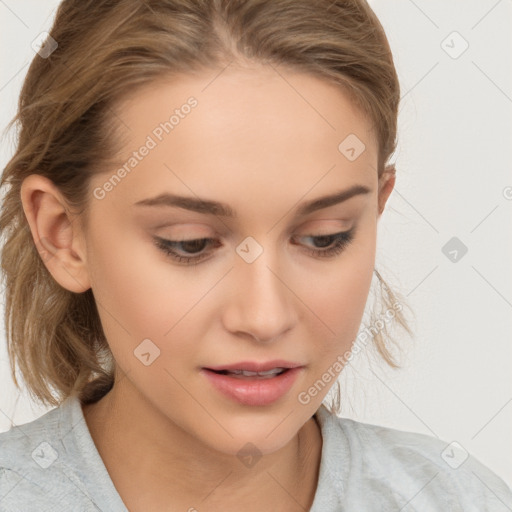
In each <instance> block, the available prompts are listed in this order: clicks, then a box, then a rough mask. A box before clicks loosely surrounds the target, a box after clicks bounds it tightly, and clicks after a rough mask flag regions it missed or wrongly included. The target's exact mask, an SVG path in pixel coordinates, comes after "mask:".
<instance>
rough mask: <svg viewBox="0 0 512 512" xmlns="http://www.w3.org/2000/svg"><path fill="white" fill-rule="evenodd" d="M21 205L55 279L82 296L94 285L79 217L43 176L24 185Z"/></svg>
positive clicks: (41, 253) (25, 182)
mask: <svg viewBox="0 0 512 512" xmlns="http://www.w3.org/2000/svg"><path fill="white" fill-rule="evenodd" d="M21 202H22V205H23V210H24V212H25V216H26V218H27V221H28V224H29V227H30V231H31V232H32V238H33V239H34V243H35V245H36V247H37V250H38V251H39V254H40V255H41V258H42V260H43V262H44V264H45V266H46V268H47V269H48V271H49V272H50V273H51V274H52V276H53V278H54V279H55V280H56V281H57V282H58V283H59V284H60V285H61V286H62V287H63V288H65V289H67V290H69V291H71V292H75V293H81V292H84V291H87V290H88V289H89V288H90V287H91V285H90V281H89V275H88V271H87V266H86V259H85V256H84V255H85V251H84V248H85V247H82V246H84V245H85V244H83V243H81V240H82V238H81V233H80V232H79V223H78V217H75V216H73V215H72V214H71V213H70V212H69V208H68V205H67V202H66V200H65V198H64V196H62V194H61V193H60V191H59V189H58V188H57V187H56V186H55V185H54V183H53V182H52V181H51V180H49V179H48V178H45V177H44V176H41V175H39V174H31V175H30V176H27V177H26V178H25V179H24V180H23V183H22V184H21Z"/></svg>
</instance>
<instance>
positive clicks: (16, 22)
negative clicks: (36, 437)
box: [0, 0, 512, 486]
mask: <svg viewBox="0 0 512 512" xmlns="http://www.w3.org/2000/svg"><path fill="white" fill-rule="evenodd" d="M58 3H59V2H58V1H56V0H51V1H50V0H47V1H45V2H41V1H40V0H17V1H14V0H0V29H1V30H0V55H1V60H0V104H1V118H0V129H4V128H5V126H6V124H7V122H8V121H9V120H10V119H11V117H12V116H13V115H14V113H15V107H16V102H17V97H18V94H19V91H20V87H21V84H22V80H23V78H24V76H25V73H26V71H27V68H28V64H29V62H30V60H31V59H32V58H33V56H34V53H33V50H32V49H31V46H30V45H31V42H32V41H33V40H34V39H35V38H36V36H37V35H38V34H39V33H40V32H41V31H43V30H48V29H49V27H50V26H51V22H52V21H53V15H54V10H55V8H56V6H57V5H58ZM370 4H371V6H372V7H373V8H374V10H375V12H376V13H377V15H378V16H379V18H380V20H381V22H382V24H383V25H384V28H385V30H386V32H387V35H388V38H389V41H390V44H391V47H392V51H393V54H394V58H395V63H396V66H397V70H398V74H399V77H400V81H401V85H402V107H401V111H400V118H399V122H400V125H399V138H400V143H399V148H398V151H397V153H396V155H395V157H394V160H396V166H397V185H396V187H395V190H394V192H393V193H392V195H391V198H390V200H389V202H388V209H387V211H386V212H385V213H384V214H383V217H382V219H381V221H380V224H379V236H378V251H377V253H378V255H377V268H378V269H380V270H381V271H382V273H383V276H384V277H385V278H386V279H387V280H388V281H389V282H390V284H391V285H392V286H395V287H398V289H400V290H401V291H402V293H403V294H404V295H405V296H406V298H407V301H408V304H409V305H410V306H411V307H412V308H413V309H414V310H415V312H416V317H417V322H416V323H414V324H413V327H414V329H415V333H416V337H415V339H414V340H413V341H411V340H410V339H409V338H407V337H403V339H401V343H402V345H403V346H405V347H406V349H407V357H406V358H405V359H404V360H403V366H404V367H403V369H402V370H400V371H395V372H393V371H391V370H390V369H387V368H386V367H384V366H383V365H380V366H372V367H369V366H368V365H367V363H366V360H365V359H364V358H357V359H354V363H353V364H352V365H350V367H347V369H346V372H344V377H345V385H346V386H347V390H348V389H349V388H350V393H351V395H350V396H351V397H352V398H350V399H349V398H348V396H347V399H346V402H347V404H348V403H349V402H350V405H351V406H350V408H348V407H347V410H346V412H345V414H344V415H345V416H349V417H353V418H356V419H358V420H360V421H365V422H369V423H376V424H382V425H387V426H391V427H394V428H398V429H401V430H410V431H416V432H422V433H425V434H429V435H435V436H437V437H439V438H441V439H443V440H445V441H446V442H447V443H449V442H451V441H454V440H456V441H457V442H459V443H460V444H461V445H462V446H463V447H464V448H465V449H466V450H468V451H469V452H470V453H472V454H473V455H475V456H476V457H477V458H478V459H480V460H481V461H482V462H483V463H484V464H486V465H488V466H489V467H490V468H491V469H492V470H494V471H495V472H496V473H497V474H498V475H500V476H501V477H502V478H503V479H504V480H505V481H506V482H507V483H508V485H511V486H512V457H511V456H510V454H512V436H511V435H510V434H511V432H512V429H511V427H512V385H511V381H512V377H511V375H512V348H511V340H512V336H511V335H512V320H511V319H512V315H511V313H512V286H511V273H512V272H511V270H512V266H511V264H510V262H511V261H512V250H511V249H512V242H511V236H512V215H511V212H512V173H511V166H510V163H511V155H510V147H511V141H512V133H511V132H512V126H511V125H512V117H511V111H512V84H511V66H512V55H511V53H512V41H511V39H512V30H511V28H512V27H511V25H512V23H511V21H512V1H511V0H499V1H496V0H485V1H484V0H478V1H477V0H472V1H464V2H462V1H453V0H452V1H446V0H429V1H426V0H423V1H420V0H415V1H413V0H402V1H400V2H398V1H390V0H386V1H384V0H372V1H370ZM454 31H457V32H458V33H459V34H460V35H461V36H462V38H464V40H466V41H467V43H468V44H469V47H468V49H467V50H466V51H465V52H464V53H462V54H461V55H460V56H458V57H457V58H453V57H452V56H455V54H456V53H457V52H458V51H459V50H460V49H461V48H462V46H461V45H462V44H463V41H462V40H461V39H458V36H456V35H455V36H454V35H453V34H452V33H453V32H454ZM443 41H445V42H444V43H443ZM447 52H451V53H452V56H450V55H449V53H447ZM13 148H14V135H13V134H12V133H11V134H10V135H9V136H7V137H4V138H3V139H2V142H1V146H0V151H1V153H0V160H1V164H2V168H3V166H4V165H5V163H6V162H7V160H8V159H9V158H10V156H11V155H12V152H13ZM452 237H457V238H458V239H459V240H460V241H461V242H463V243H464V244H465V245H466V246H467V248H468V252H467V253H466V254H465V255H464V256H463V257H461V258H460V259H459V260H458V261H456V262H453V261H450V259H448V257H447V256H445V254H444V253H443V252H442V250H441V249H442V247H443V246H444V245H445V244H446V243H447V242H448V241H449V240H450V239H451V238H452ZM2 298H3V294H2ZM2 328H3V323H2ZM348 369H350V372H349V371H348ZM0 390H1V391H0V431H3V430H7V429H8V428H9V427H10V425H11V421H12V422H14V423H15V424H20V423H25V422H27V421H31V420H32V419H35V418H36V417H38V416H40V415H41V414H43V413H44V412H45V411H46V410H47V409H45V408H40V407H38V406H37V405H35V404H32V402H30V401H29V400H28V398H27V396H26V394H24V395H22V396H21V397H18V393H17V392H16V390H15V388H14V385H13V383H12V381H11V378H10V374H9V367H8V362H7V353H6V347H5V334H4V333H3V335H2V338H1V339H0ZM346 393H347V395H348V391H346Z"/></svg>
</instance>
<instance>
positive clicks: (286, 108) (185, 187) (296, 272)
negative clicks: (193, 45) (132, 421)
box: [83, 67, 392, 454]
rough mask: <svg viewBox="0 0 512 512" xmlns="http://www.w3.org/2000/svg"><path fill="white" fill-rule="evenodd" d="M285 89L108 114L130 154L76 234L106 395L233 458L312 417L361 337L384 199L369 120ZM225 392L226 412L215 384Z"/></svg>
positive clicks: (276, 444) (244, 75) (306, 87)
mask: <svg viewBox="0 0 512 512" xmlns="http://www.w3.org/2000/svg"><path fill="white" fill-rule="evenodd" d="M281 75H282V76H281ZM281 75H280V74H278V73H277V72H276V71H274V70H273V69H272V68H266V67H254V68H252V69H251V70H249V69H246V70H241V69H237V70H233V69H231V70H230V69H229V68H228V69H227V70H225V71H224V72H223V73H222V74H220V75H219V76H217V75H216V74H212V75H207V74H204V75H201V76H199V75H196V76H187V77H182V78H180V79H179V80H178V79H176V80H173V81H170V80H168V81H159V82H155V83H153V84H152V85H151V86H147V87H145V88H143V89H140V90H138V91H137V92H136V93H135V94H133V95H132V96H131V97H130V98H128V99H127V100H126V101H124V102H123V103H122V104H120V105H119V106H118V109H117V111H116V113H117V116H118V117H119V119H121V120H122V123H123V126H126V127H127V131H126V134H127V137H128V138H127V142H126V145H125V147H124V149H123V152H122V154H121V155H120V160H119V162H120V165H119V167H117V168H113V169H112V171H111V172H109V173H106V174H101V175H96V176H95V177H94V179H93V180H92V182H91V185H90V190H91V203H90V217H89V223H90V224H89V229H88V230H87V232H85V233H83V240H84V244H85V245H84V247H85V255H86V258H85V259H86V271H87V276H88V279H89V282H90V286H91V288H92V291H93V293H94V297H95V300H96V301H97V304H98V310H99V314H100V317H101V322H102V324H103V328H104V332H105V335H106V337H107V339H108V342H109V345H110V347H111V350H112V353H113V355H114V358H115V360H116V365H117V371H118V375H123V378H122V379H121V380H120V381H119V383H116V386H118V388H121V387H122V389H124V390H125V394H124V396H126V397H130V398H129V400H131V402H132V403H131V405H132V406H133V407H137V402H138V403H139V404H142V403H144V404H145V405H144V407H146V408H148V407H149V408H150V409H151V411H152V412H153V413H154V415H155V417H156V416H158V418H159V420H161V421H164V422H172V424H175V425H177V426H178V427H180V428H181V429H183V430H184V431H185V432H188V433H189V434H190V435H191V436H193V437H194V438H195V439H196V440H198V441H200V442H201V443H203V444H204V445H207V446H209V447H211V448H214V449H215V450H218V451H221V452H224V453H227V454H236V453H237V452H238V450H240V447H242V446H244V445H245V443H247V442H251V443H253V444H254V445H256V446H257V447H258V449H259V450H260V451H261V452H262V453H270V452H273V451H275V450H277V449H278V448H280V447H282V446H284V445H285V444H286V443H287V442H288V441H289V440H290V439H292V438H293V436H295V435H296V433H297V431H298V430H299V429H300V428H301V427H302V425H303V424H304V423H305V422H306V421H307V420H308V419H309V418H310V417H311V416H312V415H313V414H314V413H315V411H316V410H317V409H318V407H319V406H320V404H321V402H322V400H323V398H324V397H325V395H326V394H327V392H328V391H329V389H330V388H331V387H332V385H333V384H334V378H335V377H336V375H338V374H339V371H340V369H341V368H340V363H339V361H340V357H339V356H340V355H342V354H344V353H345V352H346V351H347V350H349V349H350V347H351V344H352V342H353V341H354V339H355V337H356V335H357V332H358V329H359V326H360V322H361V319H362V315H363V312H364V307H365V303H366V299H367V296H368V292H369V288H370V283H371V279H372V272H373V268H374V261H375V247H376V234H377V232H376V227H377V222H378V219H379V206H378V204H379V196H378V192H379V185H381V187H382V183H380V184H379V181H378V177H377V169H376V165H377V143H376V141H375V139H374V137H373V134H372V133H371V132H370V131H369V128H370V127H369V125H368V123H367V121H366V120H365V119H364V118H363V116H362V115H361V114H360V113H359V112H358V111H356V110H355V109H354V107H353V106H352V104H351V103H350V101H349V100H348V99H347V98H346V97H345V96H344V94H343V93H342V92H341V91H340V90H339V89H338V88H336V87H335V86H334V85H330V84H328V83H326V82H324V81H322V80H320V79H318V78H315V77H313V76H309V75H304V74H298V73H293V74H292V73H290V72H284V71H282V72H281ZM215 76H217V77H216V78H215V79H214V80H213V78H214V77H215ZM283 77H285V78H286V80H284V79H283ZM212 80H213V81H212ZM191 97H193V99H190V98H191ZM187 105H188V106H187ZM176 110H177V111H176ZM173 113H174V114H175V117H174V118H173V119H172V120H171V122H172V125H171V124H169V118H170V117H171V115H172V114H173ZM166 122H167V123H168V124H167V125H165V123H166ZM164 127H165V128H164ZM350 134H355V135H356V136H357V138H358V139H359V141H361V142H362V143H364V145H365V149H364V151H362V152H360V148H359V146H354V140H355V139H350V138H349V139H348V142H345V145H344V146H343V145H342V150H340V149H339V146H340V144H341V143H342V142H343V141H344V140H345V139H346V138H347V137H349V136H350ZM352 137H353V136H352ZM350 142H352V144H350ZM351 146H354V147H355V148H356V149H355V156H356V158H355V159H354V158H352V159H350V158H348V157H347V154H348V155H350V156H352V157H353V156H354V154H353V153H354V152H350V150H348V153H347V147H351ZM143 147H146V149H143ZM134 152H136V153H134ZM358 153H360V154H358ZM124 163H126V164H127V165H126V166H125V168H124V169H125V172H122V171H118V169H119V168H121V167H122V165H123V164H124ZM390 183H391V182H389V183H388V189H384V191H383V192H382V194H381V197H380V199H381V200H382V196H383V195H384V196H386V197H387V195H388V194H389V192H390V191H391V190H390V189H389V186H390V185H389V184H390ZM391 187H392V185H391ZM351 189H354V190H356V193H355V194H354V195H352V196H351V197H349V198H347V199H345V200H344V201H341V202H340V201H338V202H333V201H331V202H330V203H324V204H318V203H316V200H317V199H319V198H322V197H324V196H331V195H334V194H338V193H340V192H342V191H347V190H351ZM165 194H169V195H173V196H183V197H185V198H188V199H189V202H188V203H187V202H186V200H185V199H182V200H181V201H178V203H177V204H171V203H172V201H171V200H170V198H169V197H167V199H165V198H163V197H164V195H165ZM157 197H159V198H160V199H159V200H154V201H150V200H151V199H154V198H157ZM199 198H200V199H202V200H204V202H202V203H200V202H198V199H199ZM384 200H385V197H384ZM213 203H222V205H223V208H221V206H219V205H217V204H213ZM315 204H316V206H321V207H320V208H314V206H315ZM194 205H195V208H192V207H193V206H194ZM187 206H189V207H190V208H187ZM308 206H309V207H308ZM224 210H226V211H224ZM274 360H282V361H285V362H288V363H294V364H297V365H299V366H300V368H299V369H298V370H293V371H290V370H288V371H287V372H285V373H288V372H290V374H291V377H292V378H291V377H290V376H288V377H286V378H285V379H284V380H283V376H281V377H273V378H271V379H258V380H257V381H256V380H254V379H253V380H251V381H248V380H242V379H236V378H235V377H224V378H222V377H219V376H216V377H214V378H212V377H213V376H212V375H211V374H212V373H214V372H211V371H208V370H205V368H212V367H217V368H218V367H220V368H222V367H226V366H228V365H233V364H234V365H235V366H236V364H237V363H240V362H247V361H251V362H257V363H261V362H269V361H274ZM336 361H338V363H337V364H336ZM283 364H284V363H283ZM326 372H330V374H331V376H333V377H332V378H331V379H330V381H329V380H326V378H325V376H324V377H322V376H323V375H324V374H325V373H326ZM283 375H284V374H283ZM278 378H279V379H281V381H282V382H284V383H285V384H286V385H285V384H280V385H278V384H276V383H275V382H270V381H275V380H276V379H278ZM226 379H228V380H229V381H230V382H232V384H231V385H230V386H231V387H230V389H231V392H232V393H234V394H235V395H236V396H228V395H226V394H225V393H224V392H221V391H220V390H219V389H218V388H217V386H216V385H215V384H214V382H221V381H222V382H224V381H226ZM319 380H321V381H322V386H318V381H319ZM315 383H317V389H316V392H315V391H311V388H312V387H314V385H315ZM237 385H238V388H237ZM228 386H229V384H228ZM258 386H259V387H260V394H258V391H257V389H256V388H258ZM280 386H282V388H280ZM279 389H280V390H281V391H280V392H279ZM283 389H284V390H283ZM127 399H128V398H127ZM276 426H277V427H276Z"/></svg>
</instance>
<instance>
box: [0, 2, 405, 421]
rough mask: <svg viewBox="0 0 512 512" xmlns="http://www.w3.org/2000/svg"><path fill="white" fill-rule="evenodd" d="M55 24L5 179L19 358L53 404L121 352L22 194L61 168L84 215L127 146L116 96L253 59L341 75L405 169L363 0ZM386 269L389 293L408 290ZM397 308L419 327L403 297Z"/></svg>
mask: <svg viewBox="0 0 512 512" xmlns="http://www.w3.org/2000/svg"><path fill="white" fill-rule="evenodd" d="M49 33H50V35H51V37H52V38H53V39H54V40H55V41H57V44H58V47H57V48H56V49H55V50H54V51H53V53H51V54H50V55H43V52H44V51H45V50H48V49H51V44H50V41H51V40H47V41H46V43H45V46H43V49H42V51H41V55H43V56H41V55H36V56H35V57H34V59H33V61H32V62H31V65H30V68H29V70H28V73H27V75H26V78H25V80H24V83H23V87H22V90H21V94H20V97H19V103H18V112H17V114H16V116H15V117H14V119H13V120H12V121H11V122H10V123H9V125H8V128H11V127H12V125H14V124H15V123H17V127H18V128H19V130H18V140H17V148H16V151H15V153H14V156H13V157H12V158H11V160H10V161H9V162H8V164H7V166H6V167H5V169H4V172H3V175H2V179H1V182H0V186H1V187H4V186H5V185H8V186H9V188H8V190H7V191H6V193H5V196H4V200H3V205H2V209H1V215H0V232H1V233H2V234H3V236H4V245H3V247H2V249H1V251H2V252H1V259H2V271H3V276H2V279H3V280H4V281H5V326H6V335H7V348H8V354H9V359H10V367H11V373H12V378H13V380H14V382H15V384H16V386H17V387H18V389H21V388H20V386H19V383H18V381H17V380H16V375H15V365H16V363H17V364H18V366H19V368H20V370H21V374H22V377H23V379H24V380H25V382H26V384H27V387H28V390H29V392H30V395H31V397H32V398H34V399H36V400H38V401H40V402H41V403H42V404H45V405H59V404H60V403H61V401H62V400H63V399H65V398H67V397H68V396H71V395H78V396H79V397H80V399H81V401H82V402H83V403H89V402H94V401H96V400H98V399H99V398H100V397H101V396H103V394H105V392H107V391H108V390H109V389H111V387H112V385H113V380H114V372H113V368H114V367H113V358H112V354H111V352H110V349H109V347H108V343H107V340H106V338H105V335H104V332H103V329H102V326H101V323H100V319H99V315H98V311H97V309H96V303H95V300H94V296H93V294H92V290H91V289H89V290H87V291H85V292H83V293H73V292H71V291H68V290H66V289H64V288H63V287H61V286H60V285H59V284H58V283H57V282H56V281H55V280H54V279H53V277H52V275H51V274H50V273H49V271H48V270H47V268H46V266H45V264H44V257H43V255H44V251H42V250H40V248H39V247H36V244H35V243H34V239H33V237H32V235H31V231H30V228H29V226H28V222H27V219H26V217H25V214H24V211H23V208H22V203H21V200H20V187H21V184H22V182H23V180H24V178H26V177H27V176H29V175H30V174H40V175H42V176H45V177H47V178H48V179H50V180H51V181H52V182H53V183H54V184H55V185H56V186H57V187H58V188H59V190H60V191H61V193H62V194H63V196H64V197H65V199H66V200H67V201H68V204H69V205H70V207H71V208H72V209H75V210H76V212H79V213H80V221H81V222H83V224H84V226H86V221H87V212H88V206H89V204H90V191H89V179H90V177H91V176H92V175H93V173H99V172H102V171H104V170H106V169H108V167H109V165H110V164H111V163H112V158H113V156H114V155H115V154H116V151H117V150H118V149H119V147H120V146H119V144H120V139H119V138H117V137H116V135H117V134H118V131H117V130H116V126H117V125H116V123H115V122H116V119H115V115H114V114H113V106H114V105H116V104H117V102H118V101H120V100H121V99H122V98H123V97H126V95H127V94H133V92H134V91H135V90H136V88H138V87H139V86H143V85H145V84H148V83H149V82H152V81H154V80H155V79H159V78H165V77H168V76H170V75H173V74H176V75H178V74H183V73H185V74H186V73H194V72H196V71H202V70H214V69H222V68H223V67H225V66H227V65H233V63H235V65H236V64H239V63H242V62H249V63H250V62H255V63H256V62H258V63H265V64H272V65H279V66H285V67H287V68H289V69H291V70H294V71H301V72H306V73H310V74H314V75H316V76H318V77H320V78H323V79H325V80H329V81H331V82H333V83H335V84H337V85H338V86H339V87H340V89H341V90H342V91H343V92H345V93H346V94H347V95H349V97H350V99H351V101H353V102H354V104H355V105H356V106H357V107H358V108H359V111H360V112H361V113H362V114H363V115H365V117H366V118H367V119H368V120H369V121H370V123H371V127H372V129H373V130H374V133H375V135H376V140H377V141H378V144H379V152H378V169H377V172H378V176H379V177H380V176H381V175H382V174H383V172H385V171H388V172H394V167H393V166H388V167H386V165H385V164H386V162H387V161H388V159H389V157H390V155H391V154H392V153H393V152H394V151H395V148H396V141H395V139H396V132H397V116H398V104H399V99H400V88H399V82H398V77H397V74H396V71H395V68H394V63H393V58H392V54H391V50H390V47H389V44H388V41H387V38H386V36H385V33H384V30H383V28H382V26H381V24H380V22H379V21H378V19H377V17H376V15H375V14H374V12H373V11H372V9H371V8H370V7H369V5H368V4H367V2H366V0H334V1H333V0H315V2H312V1H311V0H195V1H194V0H116V1H113V0H64V1H63V2H62V3H61V4H60V6H59V9H58V11H57V14H56V18H55V21H54V24H53V27H52V28H51V30H50V32H49ZM48 53H49V52H48ZM375 275H376V276H377V277H378V279H379V283H380V286H381V290H380V291H381V298H382V303H383V305H384V306H387V307H388V308H390V307H391V305H392V304H395V305H396V304H398V303H400V304H402V302H398V301H397V297H396V296H395V294H393V292H392V291H391V289H390V288H389V286H388V285H387V284H386V283H385V282H384V280H383V279H382V277H381V276H380V274H379V273H378V272H377V271H376V270H375ZM373 314H374V315H375V311H374V312H373ZM373 318H375V316H374V317H373ZM394 319H395V321H396V322H397V323H398V324H399V325H401V326H402V327H404V328H405V329H406V330H407V331H408V332H409V333H410V332H411V331H410V328H409V326H408V324H407V321H406V320H405V317H404V316H403V314H402V312H401V308H400V309H399V310H398V311H396V315H395V317H394ZM385 337H389V336H388V332H387V328H386V326H385V325H384V327H383V328H381V329H378V330H377V331H376V332H375V334H374V335H373V336H372V342H373V344H374V346H375V347H376V348H377V351H378V354H380V356H382V358H383V359H384V360H385V361H386V362H387V363H388V364H389V365H390V366H391V367H393V368H396V367H399V366H398V364H397V363H396V361H395V360H394V358H393V356H392V354H391V352H390V351H389V344H387V343H386V341H385ZM389 341H390V342H392V343H395V342H394V341H393V340H392V339H391V338H390V337H389ZM338 385H339V384H338ZM338 391H339V388H338ZM55 392H56V394H57V396H54V394H53V393H55ZM336 408H337V411H338V412H339V410H340V404H339V393H338V397H337V405H336Z"/></svg>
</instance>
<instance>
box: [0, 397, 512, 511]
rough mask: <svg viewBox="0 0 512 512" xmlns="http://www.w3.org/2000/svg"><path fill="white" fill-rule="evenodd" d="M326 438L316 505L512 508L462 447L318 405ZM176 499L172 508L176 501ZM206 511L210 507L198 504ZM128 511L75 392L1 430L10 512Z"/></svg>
mask: <svg viewBox="0 0 512 512" xmlns="http://www.w3.org/2000/svg"><path fill="white" fill-rule="evenodd" d="M316 417H317V419H318V421H319V424H320V426H321V431H322V438H323V445H322V457H321V465H320V474H319V479H318V486H317V490H316V494H315V499H314V502H313V505H312V507H311V509H310V512H338V511H340V512H341V511H349V512H364V511H378V512H386V511H390V512H391V511H393V512H399V511H400V512H412V511H417V512H429V511H442V512H458V511H460V512H462V511H464V512H473V511H474V512H484V511H492V512H510V511H512V491H511V490H510V488H509V487H508V486H507V485H506V484H505V482H504V481H503V480H502V479H501V478H500V477H498V476H497V475H496V474H495V473H493V472H492V471H491V470H490V469H488V468H487V467H486V466H484V465H483V464H482V463H481V462H479V461H478V460H477V459H475V458H474V457H473V456H471V455H468V454H467V452H465V450H464V449H463V448H462V447H460V445H457V444H454V443H447V442H444V441H442V440H440V439H437V438H435V437H431V436H428V435H425V434H419V433H413V432H404V431H401V430H396V429H392V428H389V427H382V426H378V425H372V424H369V423H362V422H358V421H355V420H351V419H348V418H339V417H338V416H335V415H332V414H331V413H330V412H329V411H328V410H327V409H326V408H325V406H323V405H322V406H321V407H320V409H318V411H317V413H316ZM171 507H172V504H171V505H170V507H169V510H171V509H172V508H171ZM193 507H195V508H196V509H197V511H198V512H202V511H206V510H208V507H207V506H206V507H204V506H201V504H200V499H199V498H198V503H197V504H194V503H191V509H192V510H193ZM98 510H100V511H105V512H107V511H108V512H127V510H128V509H127V507H126V506H125V505H124V503H123V501H122V499H121V497H120V496H119V494H118V492H117V490H116V488H115V487H114V484H113V482H112V480H111V479H110V476H109V474H108V472H107V469H106V467H105V465H104V464H103V461H102V459H101V457H100V455H99V453H98V451H97V449H96V445H95V444H94V441H93V439H92V437H91V435H90V432H89V430H88V427H87V423H86V422H85V419H84V416H83V412H82V409H81V407H80V402H79V401H78V399H77V398H76V397H71V398H68V399H66V400H65V401H64V402H63V403H62V404H61V405H60V406H59V407H56V408H54V409H52V410H50V411H48V412H47V413H45V414H44V415H42V416H41V417H39V418H38V419H36V420H34V421H32V422H29V423H25V424H24V425H17V426H14V427H12V428H11V429H10V430H9V431H7V432H3V433H0V511H1V512H32V511H34V512H35V511H37V512H64V511H66V512H69V511H74V512H75V511H76V512H89V511H91V512H92V511H96V512H97V511H98Z"/></svg>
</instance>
